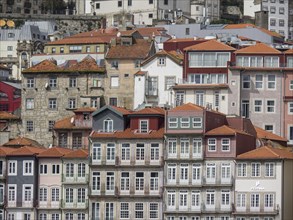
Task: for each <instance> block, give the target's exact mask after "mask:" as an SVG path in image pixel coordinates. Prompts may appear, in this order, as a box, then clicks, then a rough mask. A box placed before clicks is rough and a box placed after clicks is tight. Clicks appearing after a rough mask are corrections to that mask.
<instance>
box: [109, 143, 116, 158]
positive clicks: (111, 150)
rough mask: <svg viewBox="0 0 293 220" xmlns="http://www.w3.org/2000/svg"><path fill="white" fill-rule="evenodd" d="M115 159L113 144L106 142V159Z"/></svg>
mask: <svg viewBox="0 0 293 220" xmlns="http://www.w3.org/2000/svg"><path fill="white" fill-rule="evenodd" d="M114 160H115V144H113V143H108V144H107V161H114Z"/></svg>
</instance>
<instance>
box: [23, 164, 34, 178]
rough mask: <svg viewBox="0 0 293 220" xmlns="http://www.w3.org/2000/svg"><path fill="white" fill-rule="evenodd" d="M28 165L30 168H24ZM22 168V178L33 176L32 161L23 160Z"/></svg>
mask: <svg viewBox="0 0 293 220" xmlns="http://www.w3.org/2000/svg"><path fill="white" fill-rule="evenodd" d="M29 164H30V167H26V165H29ZM22 166H23V170H22V173H23V175H24V176H32V175H34V161H33V160H24V161H23V165H22ZM26 168H28V169H29V170H27V169H26Z"/></svg>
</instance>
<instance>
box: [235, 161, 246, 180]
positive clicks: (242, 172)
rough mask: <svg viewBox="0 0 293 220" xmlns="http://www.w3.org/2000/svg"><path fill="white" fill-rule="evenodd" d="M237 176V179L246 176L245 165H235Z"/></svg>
mask: <svg viewBox="0 0 293 220" xmlns="http://www.w3.org/2000/svg"><path fill="white" fill-rule="evenodd" d="M237 176H238V177H246V176H247V163H237Z"/></svg>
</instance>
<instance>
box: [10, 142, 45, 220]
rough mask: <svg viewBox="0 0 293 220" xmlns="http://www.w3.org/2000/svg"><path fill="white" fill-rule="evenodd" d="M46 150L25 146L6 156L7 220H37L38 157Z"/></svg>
mask: <svg viewBox="0 0 293 220" xmlns="http://www.w3.org/2000/svg"><path fill="white" fill-rule="evenodd" d="M44 150H45V149H44V148H37V147H29V146H24V147H21V148H18V149H16V150H14V151H12V152H10V153H8V154H7V155H6V159H7V177H6V184H7V185H6V192H5V194H6V195H7V201H6V216H7V219H26V220H27V219H36V218H37V205H38V204H37V199H38V190H37V189H38V171H39V170H38V160H37V155H38V154H39V153H41V152H43V151H44Z"/></svg>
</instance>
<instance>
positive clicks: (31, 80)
mask: <svg viewBox="0 0 293 220" xmlns="http://www.w3.org/2000/svg"><path fill="white" fill-rule="evenodd" d="M26 87H27V88H34V87H35V78H33V77H28V78H27V80H26Z"/></svg>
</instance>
